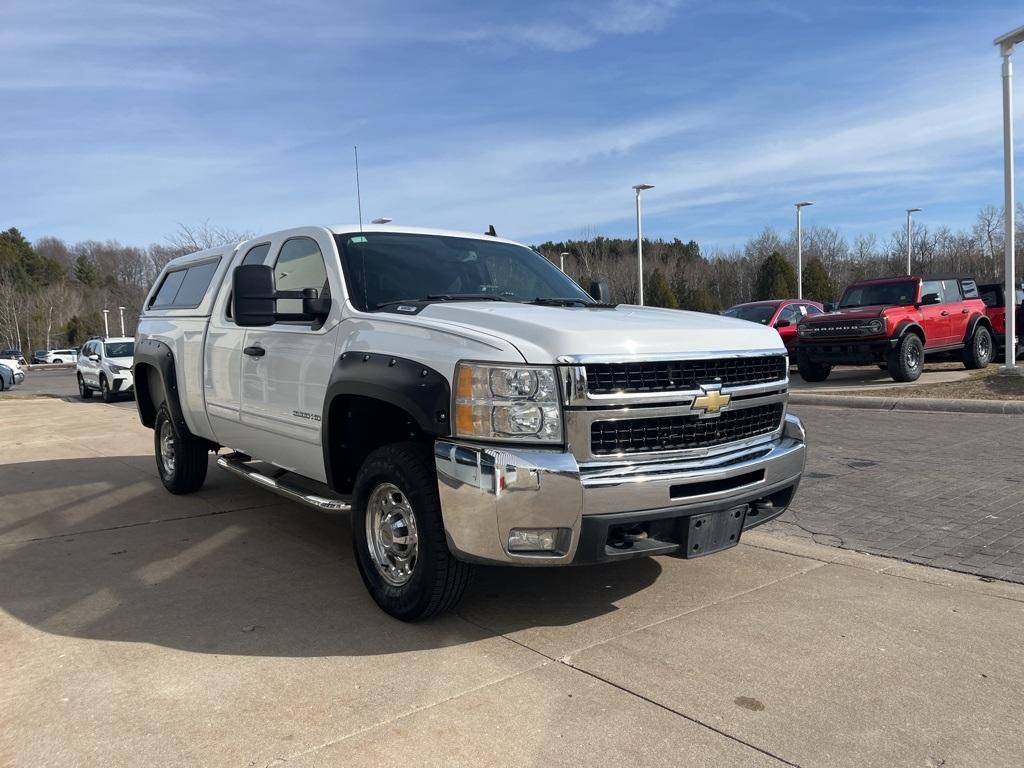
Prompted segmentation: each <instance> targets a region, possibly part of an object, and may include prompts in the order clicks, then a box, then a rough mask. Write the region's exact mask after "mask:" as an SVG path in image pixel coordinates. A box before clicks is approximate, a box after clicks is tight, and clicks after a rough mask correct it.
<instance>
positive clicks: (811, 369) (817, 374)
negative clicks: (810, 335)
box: [796, 350, 832, 382]
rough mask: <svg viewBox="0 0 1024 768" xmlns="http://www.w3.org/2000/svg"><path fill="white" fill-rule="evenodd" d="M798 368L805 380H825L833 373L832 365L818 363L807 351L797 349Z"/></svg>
mask: <svg viewBox="0 0 1024 768" xmlns="http://www.w3.org/2000/svg"><path fill="white" fill-rule="evenodd" d="M796 369H797V371H798V372H799V373H800V378H801V379H803V380H804V381H811V382H815V381H824V380H825V379H827V378H828V375H829V374H830V373H832V366H831V365H828V364H827V363H816V362H814V361H813V360H811V359H810V358H809V357H808V356H807V353H806V352H803V351H800V350H797V353H796Z"/></svg>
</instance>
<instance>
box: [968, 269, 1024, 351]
mask: <svg viewBox="0 0 1024 768" xmlns="http://www.w3.org/2000/svg"><path fill="white" fill-rule="evenodd" d="M978 292H979V293H980V294H981V300H982V301H983V302H985V314H986V315H988V319H989V320H990V321H991V322H992V331H993V333H995V337H996V338H995V341H996V348H997V349H998V350H999V352H1000V354H1002V353H1003V351H1004V350H1005V349H1006V299H1005V297H1004V291H1003V284H1002V283H988V284H986V285H979V286H978ZM1015 293H1016V294H1017V295H1016V297H1015V298H1014V306H1015V307H1016V308H1017V344H1018V345H1020V344H1021V338H1022V337H1024V291H1022V290H1020V289H1017V290H1016V291H1015ZM1017 354H1018V355H1020V347H1019V346H1018V349H1017Z"/></svg>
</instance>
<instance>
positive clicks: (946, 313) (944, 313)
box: [939, 309, 949, 317]
mask: <svg viewBox="0 0 1024 768" xmlns="http://www.w3.org/2000/svg"><path fill="white" fill-rule="evenodd" d="M939 314H940V315H942V316H943V317H948V316H949V312H948V311H946V310H945V309H944V310H942V311H941V312H939Z"/></svg>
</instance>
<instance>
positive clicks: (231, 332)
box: [134, 226, 806, 620]
mask: <svg viewBox="0 0 1024 768" xmlns="http://www.w3.org/2000/svg"><path fill="white" fill-rule="evenodd" d="M196 339H201V341H200V342H198V343H197V342H196ZM788 363H789V361H788V359H787V356H786V349H785V347H784V346H783V343H782V340H781V339H780V338H779V335H778V333H777V332H776V331H775V330H774V329H772V328H765V327H760V326H758V325H755V324H753V323H747V322H743V321H740V320H734V319H731V318H725V317H718V316H712V315H706V314H698V313H690V312H678V311H672V310H665V309H656V308H651V307H640V306H629V305H616V304H612V303H611V302H610V301H609V296H608V290H607V286H606V285H605V284H603V283H595V284H593V285H592V286H591V287H590V290H589V291H584V290H583V289H582V288H580V287H579V286H578V285H576V284H575V283H574V282H572V280H570V279H569V278H568V277H566V276H565V275H564V274H563V273H562V272H561V271H560V270H559V269H558V268H556V267H555V266H553V265H552V264H551V263H550V262H549V261H548V260H547V259H545V258H544V257H542V256H541V255H540V254H538V253H536V252H535V251H533V250H531V249H530V248H527V247H525V246H523V245H520V244H518V243H515V242H512V241H510V240H504V239H502V238H498V237H494V236H490V235H474V234H469V233H460V232H447V231H439V230H428V229H411V228H401V227H393V226H371V227H362V228H360V227H358V226H341V227H337V226H336V227H318V226H311V227H301V228H297V229H290V230H286V231H282V232H274V233H271V234H268V235H264V236H261V237H257V238H253V239H251V240H249V241H246V242H243V243H241V244H239V245H237V246H228V247H223V248H213V249H210V250H205V251H201V252H199V253H194V254H190V255H187V256H182V257H180V258H177V259H175V260H173V261H171V262H170V263H169V264H168V265H167V266H166V267H165V268H164V270H163V272H162V273H161V275H160V276H159V278H158V279H157V282H156V284H155V285H154V286H153V288H152V290H151V291H150V294H149V296H148V297H147V299H146V303H145V306H144V309H143V315H142V318H141V320H140V322H139V326H138V338H137V343H136V348H135V365H134V374H135V387H136V394H137V397H136V402H137V403H138V409H139V416H140V418H141V420H142V423H143V424H144V425H146V426H147V427H150V428H152V429H153V430H154V447H155V453H156V462H157V467H158V469H159V472H160V477H161V479H162V481H163V484H164V486H165V487H166V488H167V490H169V491H170V492H172V493H191V492H193V491H196V490H198V489H199V488H200V487H201V486H202V485H203V483H204V481H205V479H206V474H207V467H208V463H209V454H210V452H211V451H214V452H218V453H220V451H221V449H223V448H227V447H230V449H231V451H230V452H227V453H220V455H219V456H218V457H217V459H216V461H217V464H218V465H219V466H220V467H222V468H224V469H226V470H228V471H230V472H232V473H234V474H236V475H238V476H240V477H242V478H245V479H248V480H251V481H255V482H257V483H259V484H260V485H262V486H263V487H265V488H267V489H268V490H271V491H273V492H276V493H279V494H281V495H283V496H285V497H287V498H290V499H293V500H295V501H297V502H300V503H302V504H305V505H307V506H310V507H313V508H315V509H319V510H322V511H327V512H344V513H348V514H349V515H350V516H351V525H352V546H353V548H354V550H355V557H356V562H357V564H358V567H359V571H360V573H361V575H362V578H363V581H364V582H365V584H366V587H367V589H368V590H369V592H370V594H371V595H372V596H373V599H374V600H375V601H376V602H377V603H378V605H380V607H381V608H382V609H383V610H385V611H387V612H388V613H390V614H392V615H393V616H396V617H398V618H400V619H405V620H416V619H423V618H426V617H429V616H432V615H434V614H437V613H438V612H440V611H443V610H445V609H447V608H450V607H451V606H452V605H454V604H455V602H456V601H457V600H458V599H459V597H460V596H461V595H462V593H463V591H464V590H465V588H466V584H467V583H468V580H469V578H470V575H471V572H472V570H473V568H474V567H476V566H477V565H487V564H501V565H515V566H534V567H539V566H566V565H579V564H587V563H596V562H606V561H612V560H625V559H628V558H633V557H647V556H651V555H674V556H677V557H697V556H701V555H705V554H709V553H713V552H717V551H719V550H722V549H725V548H728V547H731V546H735V545H736V544H737V543H738V542H739V540H740V537H741V535H742V533H743V532H744V531H745V530H748V529H749V528H752V527H754V526H756V525H760V524H761V523H764V522H765V521H767V520H769V519H771V518H773V517H775V516H777V515H779V514H781V513H782V512H783V510H785V509H786V507H787V506H788V505H789V504H790V502H791V501H792V499H793V495H794V493H795V492H796V490H797V486H798V484H799V482H800V477H801V474H802V472H803V469H804V459H805V452H806V446H805V434H804V429H803V426H802V425H801V423H800V420H799V419H798V418H796V417H795V416H793V415H792V414H789V413H787V399H788V389H789V364H788Z"/></svg>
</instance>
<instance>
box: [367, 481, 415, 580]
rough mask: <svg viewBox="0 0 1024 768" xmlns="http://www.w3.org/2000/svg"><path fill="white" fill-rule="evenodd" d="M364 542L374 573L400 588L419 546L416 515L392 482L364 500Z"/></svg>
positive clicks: (411, 572)
mask: <svg viewBox="0 0 1024 768" xmlns="http://www.w3.org/2000/svg"><path fill="white" fill-rule="evenodd" d="M366 544H367V548H368V549H369V550H370V559H371V560H373V564H374V565H375V566H376V567H377V572H378V573H379V574H380V575H381V578H383V579H384V581H386V582H387V583H388V584H390V585H391V586H393V587H401V586H403V585H404V584H406V583H407V582H408V581H409V579H411V578H412V574H413V571H414V570H415V568H416V556H417V553H418V549H419V546H418V544H419V540H418V538H417V535H416V515H415V514H414V513H413V511H412V505H411V504H410V503H409V499H408V498H407V497H406V495H405V494H404V493H403V492H402V491H401V490H399V488H398V486H396V485H393V484H392V483H381V484H380V485H378V486H377V487H376V488H374V489H373V493H371V494H370V498H369V500H368V501H367V503H366Z"/></svg>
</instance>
